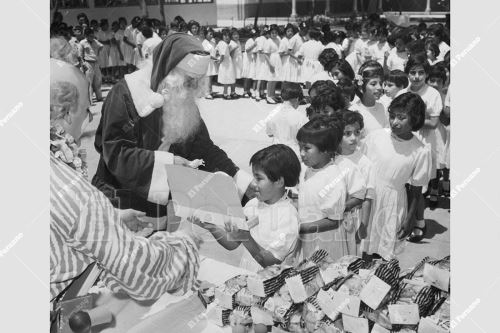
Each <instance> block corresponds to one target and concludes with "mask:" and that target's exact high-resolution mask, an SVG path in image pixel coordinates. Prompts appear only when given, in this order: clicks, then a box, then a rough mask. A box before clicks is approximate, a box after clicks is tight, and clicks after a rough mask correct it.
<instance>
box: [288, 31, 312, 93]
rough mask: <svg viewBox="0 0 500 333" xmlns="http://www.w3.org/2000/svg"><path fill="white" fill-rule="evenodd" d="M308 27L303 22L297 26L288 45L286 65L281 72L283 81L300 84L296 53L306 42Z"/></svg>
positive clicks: (299, 70)
mask: <svg viewBox="0 0 500 333" xmlns="http://www.w3.org/2000/svg"><path fill="white" fill-rule="evenodd" d="M307 31H308V26H307V24H306V23H305V22H301V23H300V24H299V32H297V33H296V34H295V35H294V36H293V37H292V38H291V39H290V42H289V43H288V55H289V58H288V63H286V64H285V68H284V71H283V81H287V82H297V83H301V82H302V81H301V75H302V74H301V66H300V64H299V59H298V52H299V49H300V48H301V47H302V44H304V43H305V42H306V40H307Z"/></svg>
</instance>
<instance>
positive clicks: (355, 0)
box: [352, 0, 358, 14]
mask: <svg viewBox="0 0 500 333" xmlns="http://www.w3.org/2000/svg"><path fill="white" fill-rule="evenodd" d="M352 3H353V5H352V11H353V12H354V13H355V14H357V13H358V0H353V2H352Z"/></svg>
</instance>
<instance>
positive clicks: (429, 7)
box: [425, 0, 431, 14]
mask: <svg viewBox="0 0 500 333" xmlns="http://www.w3.org/2000/svg"><path fill="white" fill-rule="evenodd" d="M425 12H426V13H427V14H429V13H430V12H431V0H427V5H426V6H425Z"/></svg>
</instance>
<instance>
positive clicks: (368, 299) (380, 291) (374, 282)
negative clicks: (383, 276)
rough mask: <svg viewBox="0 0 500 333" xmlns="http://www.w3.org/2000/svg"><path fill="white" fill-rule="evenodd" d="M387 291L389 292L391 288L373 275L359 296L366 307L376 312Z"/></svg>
mask: <svg viewBox="0 0 500 333" xmlns="http://www.w3.org/2000/svg"><path fill="white" fill-rule="evenodd" d="M389 290H391V286H390V285H388V284H387V283H385V282H384V281H382V280H380V279H379V278H378V277H377V276H375V275H374V276H372V277H371V278H370V281H368V283H367V284H366V286H365V287H364V288H363V290H361V293H360V295H359V296H360V298H361V300H362V301H363V302H364V303H365V304H366V305H368V306H369V307H370V308H372V309H373V310H377V308H378V307H379V305H380V303H381V302H382V300H383V299H384V297H385V295H387V293H388V292H389Z"/></svg>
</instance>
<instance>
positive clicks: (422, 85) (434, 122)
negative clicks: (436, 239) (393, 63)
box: [404, 54, 445, 242]
mask: <svg viewBox="0 0 500 333" xmlns="http://www.w3.org/2000/svg"><path fill="white" fill-rule="evenodd" d="M429 70H430V66H429V63H428V62H427V58H426V56H425V55H423V54H416V55H414V56H411V57H410V58H409V59H408V62H407V64H406V67H405V72H406V74H408V80H409V81H410V85H409V86H408V88H407V89H405V90H404V91H405V92H406V91H408V92H412V93H415V94H418V95H419V96H420V97H421V98H422V100H423V101H424V103H425V106H426V109H425V122H424V125H423V126H422V129H421V130H420V131H419V133H418V135H419V138H420V139H421V140H422V141H423V142H424V143H426V144H428V145H430V149H431V152H432V169H431V175H430V177H431V178H430V179H431V182H430V189H429V190H430V194H431V197H430V199H431V201H435V202H436V203H437V192H438V189H437V185H438V181H439V180H438V179H436V178H437V169H438V162H439V161H440V160H441V159H442V156H443V155H444V146H445V136H444V135H445V133H443V132H444V131H442V130H443V129H444V128H443V127H441V126H439V115H440V114H441V111H442V110H443V100H442V99H441V94H440V93H439V92H438V91H437V90H436V89H434V88H432V87H431V86H429V85H428V84H427V83H426V82H425V81H426V78H427V75H428V73H429ZM426 190H427V186H424V192H426ZM433 197H434V198H433ZM424 210H425V201H424V197H423V195H421V196H420V197H419V198H418V206H417V212H416V219H417V222H416V226H415V230H414V232H413V233H412V235H411V236H410V237H409V239H408V240H410V241H412V242H419V241H420V240H421V239H422V237H423V236H424V234H425V231H426V230H425V229H426V228H425V220H424Z"/></svg>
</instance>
